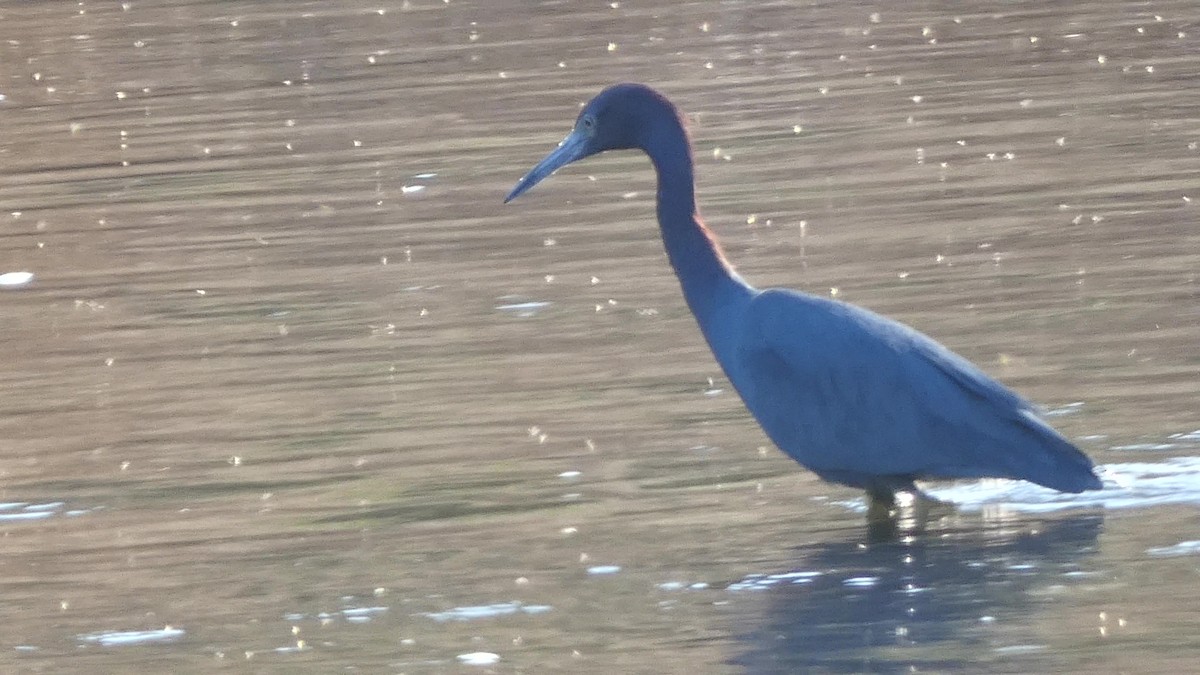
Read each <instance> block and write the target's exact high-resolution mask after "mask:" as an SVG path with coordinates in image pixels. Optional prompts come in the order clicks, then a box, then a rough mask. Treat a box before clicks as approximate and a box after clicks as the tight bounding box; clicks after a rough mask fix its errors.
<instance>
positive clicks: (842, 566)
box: [730, 512, 1104, 672]
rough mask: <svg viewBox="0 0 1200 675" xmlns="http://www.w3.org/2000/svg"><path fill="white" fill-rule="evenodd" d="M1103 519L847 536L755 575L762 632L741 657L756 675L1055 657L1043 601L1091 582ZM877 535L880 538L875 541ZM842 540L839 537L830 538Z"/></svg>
mask: <svg viewBox="0 0 1200 675" xmlns="http://www.w3.org/2000/svg"><path fill="white" fill-rule="evenodd" d="M1103 523H1104V518H1103V514H1102V513H1099V512H1096V513H1086V514H1076V515H1073V516H1070V517H1066V518H1062V519H1059V520H1053V521H1036V522H1035V521H1012V520H1009V521H1001V522H998V523H981V521H980V519H978V518H973V519H971V520H970V521H967V520H966V519H955V521H954V522H953V523H952V524H950V525H948V526H946V527H944V528H931V529H929V530H928V531H926V532H924V533H912V534H906V533H903V532H902V533H900V536H898V537H894V538H890V539H889V538H887V537H877V536H871V535H867V536H863V535H861V534H856V535H851V536H848V537H844V538H842V539H840V540H836V541H831V542H828V543H820V544H814V545H812V546H810V547H806V548H802V549H800V550H799V551H798V553H799V561H798V563H797V565H796V567H795V568H793V570H792V571H789V572H783V573H777V574H770V575H759V576H751V577H747V578H745V579H743V580H741V581H739V582H738V583H736V584H733V585H732V586H731V587H730V590H732V591H734V592H753V591H758V592H762V593H765V594H766V595H767V597H768V600H767V603H766V611H765V616H764V617H763V620H762V623H761V625H760V626H758V627H757V628H755V629H754V630H752V631H751V632H749V633H746V634H745V635H744V636H743V639H744V641H745V643H746V644H745V650H744V651H743V653H741V654H740V656H738V657H736V658H735V659H734V662H735V663H736V664H738V665H741V666H745V667H746V668H747V669H748V670H750V671H751V672H794V671H800V670H804V669H812V668H816V669H820V670H822V671H826V670H828V671H839V672H863V671H871V672H898V671H909V670H927V669H935V670H937V669H953V670H961V669H963V668H964V667H967V666H968V665H972V664H974V665H975V666H978V665H979V664H980V663H981V662H986V661H987V660H989V659H993V658H1004V659H1012V658H1016V657H1017V656H1018V655H1032V654H1038V653H1041V652H1042V651H1044V650H1046V649H1048V647H1049V645H1048V644H1047V638H1046V636H1043V635H1039V634H1037V633H1036V632H1035V631H1034V630H1033V629H1032V628H1030V627H1029V623H1031V622H1030V621H1029V615H1030V613H1031V612H1035V611H1037V608H1036V606H1035V604H1036V602H1037V601H1036V600H1035V598H1036V597H1037V596H1038V595H1039V592H1042V591H1046V592H1049V591H1051V590H1052V589H1054V587H1057V586H1060V585H1063V584H1066V585H1067V586H1068V588H1067V590H1066V591H1064V592H1066V593H1069V592H1070V588H1069V585H1070V584H1071V583H1079V582H1080V581H1081V580H1082V579H1084V578H1087V577H1088V576H1089V575H1088V573H1087V571H1086V569H1085V564H1084V561H1085V560H1086V559H1088V558H1090V557H1091V556H1092V555H1093V554H1094V553H1095V552H1096V550H1097V545H1096V540H1097V537H1098V536H1099V534H1100V532H1101V531H1102V529H1103ZM875 534H876V535H878V534H879V533H878V532H877V533H875ZM830 538H831V539H833V537H830Z"/></svg>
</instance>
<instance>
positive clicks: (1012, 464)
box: [729, 290, 1100, 492]
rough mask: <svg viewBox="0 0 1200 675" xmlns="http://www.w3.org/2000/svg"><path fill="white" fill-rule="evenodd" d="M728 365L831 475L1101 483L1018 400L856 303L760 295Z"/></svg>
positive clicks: (788, 445) (802, 451) (790, 440)
mask: <svg viewBox="0 0 1200 675" xmlns="http://www.w3.org/2000/svg"><path fill="white" fill-rule="evenodd" d="M731 365H732V367H731V368H730V369H729V370H730V377H731V379H732V380H733V381H734V384H735V386H736V387H737V388H738V390H739V392H740V393H741V394H742V397H743V399H744V400H745V401H746V405H747V407H748V408H749V409H750V410H751V412H752V413H754V415H755V417H756V418H757V419H758V420H759V422H760V423H761V424H762V426H763V428H764V429H765V430H766V432H767V434H768V435H769V436H770V437H771V439H772V440H773V441H774V442H775V443H776V444H777V445H778V446H779V447H780V448H781V449H783V450H784V452H786V453H788V454H789V455H791V456H792V457H793V458H794V459H796V460H797V461H798V462H800V463H801V464H803V465H805V466H806V467H808V468H810V469H812V470H813V471H815V472H816V473H818V474H820V475H821V476H823V477H825V478H827V479H829V480H834V481H837V482H841V483H845V484H848V485H854V486H857V487H866V488H870V487H872V486H873V485H875V484H877V483H878V479H879V478H880V477H886V476H894V477H901V478H907V479H911V478H921V477H928V478H976V477H988V476H990V477H1003V478H1017V479H1023V480H1028V481H1032V482H1034V483H1038V484H1041V485H1045V486H1047V487H1051V488H1054V489H1057V490H1062V491H1067V492H1079V491H1082V490H1086V489H1094V488H1099V487H1100V482H1099V480H1098V479H1097V478H1096V476H1095V475H1094V474H1093V473H1092V463H1091V461H1090V460H1089V459H1088V458H1087V457H1086V456H1085V455H1084V454H1083V453H1082V452H1080V451H1079V450H1078V449H1077V448H1075V447H1074V446H1073V445H1072V444H1071V443H1070V442H1068V441H1067V440H1066V439H1065V438H1063V437H1062V436H1061V435H1060V434H1058V433H1057V432H1056V431H1054V430H1053V429H1052V428H1050V427H1049V426H1048V425H1046V424H1045V423H1044V422H1042V421H1041V420H1040V419H1039V418H1038V417H1037V415H1036V414H1035V413H1034V412H1033V407H1032V406H1031V405H1030V404H1029V403H1028V402H1026V401H1025V400H1024V399H1022V398H1021V397H1019V396H1018V395H1016V394H1015V393H1013V392H1012V391H1010V390H1009V389H1007V388H1006V387H1004V386H1003V385H1001V384H1000V383H998V382H996V381H995V380H993V379H992V378H990V377H988V376H987V375H985V374H984V373H983V372H982V371H980V370H979V369H978V368H976V367H975V366H973V365H971V364H970V363H969V362H968V361H966V360H965V359H963V358H961V357H959V356H958V355H956V354H954V353H953V352H951V351H950V350H948V349H946V348H945V347H943V346H941V345H940V344H938V343H937V342H935V341H933V340H932V339H930V338H929V337H927V336H925V335H923V334H921V333H919V332H917V331H916V330H913V329H912V328H909V327H908V326H905V325H903V324H901V323H898V322H896V321H892V320H890V319H887V318H884V317H882V316H880V315H878V314H875V313H873V312H870V311H868V310H865V309H862V308H859V307H855V306H853V305H848V304H845V303H841V302H836V301H831V300H826V299H823V298H817V297H814V296H809V295H805V294H801V293H795V292H792V291H782V290H768V291H764V292H763V293H761V294H759V295H758V296H756V297H755V298H754V299H753V301H751V303H750V305H749V307H748V308H747V311H746V316H745V320H744V321H743V330H742V332H741V334H740V336H739V339H738V349H737V354H736V357H734V363H733V364H731Z"/></svg>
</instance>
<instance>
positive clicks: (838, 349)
mask: <svg viewBox="0 0 1200 675" xmlns="http://www.w3.org/2000/svg"><path fill="white" fill-rule="evenodd" d="M606 150H641V151H643V152H645V153H646V155H648V156H649V157H650V161H651V162H652V163H653V165H654V169H655V171H656V173H657V175H658V195H657V201H658V224H659V228H660V230H661V232H662V239H663V244H664V246H665V247H666V251H667V257H668V259H669V260H670V262H671V266H672V267H674V268H675V274H676V276H678V277H679V283H680V285H681V286H682V287H683V296H684V298H685V299H686V301H687V304H688V307H689V308H690V309H691V311H692V314H694V315H695V317H696V321H697V322H698V323H699V324H700V330H701V331H702V332H703V333H704V337H705V339H706V340H707V341H708V345H709V347H710V348H711V349H712V352H713V355H714V356H716V359H717V362H718V363H720V364H721V367H722V368H723V369H724V371H725V374H726V376H728V378H729V380H730V382H732V383H733V386H734V388H735V389H736V390H737V392H738V394H740V395H741V397H742V401H744V402H745V404H746V407H747V408H748V409H749V410H750V412H751V413H752V414H753V415H754V417H755V419H757V420H758V423H759V424H760V425H762V428H763V430H764V431H766V433H767V436H769V437H770V438H771V440H772V441H773V442H774V443H775V445H777V446H779V448H780V449H782V450H783V451H784V452H785V453H787V454H788V456H790V457H791V458H792V459H794V460H796V461H797V462H799V463H800V464H801V465H803V466H805V467H806V468H808V469H809V470H811V471H812V472H814V473H816V474H817V475H818V476H820V477H821V478H823V479H825V480H827V481H832V482H834V483H841V484H844V485H848V486H851V487H856V488H861V489H863V490H866V492H867V496H868V501H869V503H870V513H871V514H873V516H880V515H882V514H886V513H889V512H891V510H892V509H893V508H894V506H895V504H896V495H897V493H909V494H911V495H913V496H914V497H915V498H917V499H922V498H925V499H928V498H927V497H924V495H923V494H922V493H921V492H920V490H919V489H918V488H917V486H916V485H915V483H914V481H916V480H919V479H938V478H983V477H995V478H1012V479H1020V480H1027V481H1031V482H1033V483H1037V484H1039V485H1044V486H1046V487H1049V488H1053V489H1055V490H1060V491H1063V492H1082V491H1084V490H1096V489H1099V488H1100V480H1099V479H1098V478H1097V477H1096V475H1095V473H1093V465H1092V462H1091V460H1089V459H1088V458H1087V456H1086V455H1084V454H1083V453H1082V452H1080V451H1079V450H1078V449H1077V448H1076V447H1075V446H1074V445H1072V444H1071V443H1070V442H1069V441H1067V440H1066V439H1065V438H1063V437H1062V436H1061V435H1060V434H1059V433H1058V432H1056V431H1055V430H1054V429H1052V428H1050V426H1049V425H1047V424H1046V423H1045V422H1043V421H1042V420H1041V419H1040V418H1039V417H1038V416H1037V414H1036V413H1035V412H1034V409H1033V406H1032V405H1030V404H1029V403H1028V402H1026V401H1025V400H1024V399H1022V398H1021V397H1020V396H1018V395H1017V394H1015V393H1013V392H1012V391H1010V390H1009V389H1007V388H1006V387H1004V386H1003V385H1001V384H1000V383H999V382H996V381H995V380H993V379H991V378H990V377H988V376H987V375H985V374H984V373H983V372H982V371H980V370H979V369H978V368H976V367H975V366H973V365H971V364H970V363H969V362H967V361H966V360H965V359H963V358H962V357H960V356H958V355H957V354H954V353H953V352H951V351H950V350H948V349H946V348H945V347H943V346H942V345H940V344H938V343H937V342H935V341H934V340H933V339H931V338H929V337H927V336H925V335H923V334H922V333H919V332H917V331H916V330H914V329H912V328H909V327H908V326H905V325H904V324H901V323H898V322H896V321H893V320H891V319H888V318H885V317H883V316H880V315H878V314H875V313H874V312H871V311H868V310H866V309H863V308H861V307H855V306H854V305H850V304H846V303H843V302H838V301H835V300H829V299H825V298H819V297H815V296H812V295H807V294H804V293H798V292H795V291H790V290H782V289H767V290H759V289H756V288H754V287H753V286H751V285H749V284H748V283H746V282H745V281H744V280H743V279H742V278H741V277H740V276H738V274H737V273H736V272H734V270H733V267H732V266H731V265H730V264H729V262H728V261H727V260H726V259H725V256H724V255H723V254H722V252H721V248H720V245H719V244H718V243H717V239H716V237H715V236H714V235H713V233H712V232H711V231H710V230H709V229H708V228H707V227H705V225H704V223H703V222H702V221H701V220H700V215H699V210H698V209H697V207H696V199H695V181H694V176H693V162H692V150H691V144H690V141H689V139H688V134H687V130H686V127H685V124H684V121H683V119H682V116H681V115H680V113H679V110H678V109H676V108H675V106H674V105H672V104H671V102H670V101H668V100H667V99H666V97H664V96H663V95H662V94H660V93H658V92H656V91H654V90H653V89H651V88H650V87H647V86H645V85H640V84H618V85H615V86H612V87H609V88H607V89H605V90H604V91H602V92H600V93H599V94H598V95H597V96H596V97H595V98H593V99H592V100H591V101H590V102H588V104H587V105H586V106H585V107H584V108H583V111H582V112H580V113H579V117H578V118H577V119H576V120H575V128H574V129H573V130H572V131H571V133H570V134H568V135H567V137H566V138H565V139H564V140H563V142H562V143H561V144H559V146H558V148H557V149H555V150H554V151H553V152H551V153H550V154H549V155H548V156H546V158H545V159H543V160H542V161H541V162H540V163H538V164H537V165H536V166H535V167H534V168H533V169H532V170H531V171H530V172H529V173H528V174H527V175H526V176H525V177H524V178H522V179H521V180H520V182H518V183H517V185H516V186H515V187H514V188H513V190H512V192H511V193H510V194H509V195H508V197H507V198H506V199H505V200H504V201H505V202H506V203H507V202H509V201H511V200H513V199H515V198H516V197H517V196H519V195H520V194H521V193H523V192H525V191H526V190H528V189H529V188H531V187H533V186H534V185H536V184H537V183H538V182H539V181H541V180H542V179H543V178H545V177H547V176H549V175H550V174H551V173H553V172H554V171H555V170H557V169H559V168H560V167H562V166H564V165H566V164H569V163H570V162H574V161H576V160H580V159H583V158H585V157H588V156H590V155H594V154H596V153H599V152H604V151H606Z"/></svg>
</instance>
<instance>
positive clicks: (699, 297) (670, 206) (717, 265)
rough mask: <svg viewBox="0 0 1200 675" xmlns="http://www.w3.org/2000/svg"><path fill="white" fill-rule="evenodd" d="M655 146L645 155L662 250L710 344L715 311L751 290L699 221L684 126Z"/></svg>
mask: <svg viewBox="0 0 1200 675" xmlns="http://www.w3.org/2000/svg"><path fill="white" fill-rule="evenodd" d="M655 141H656V142H655V143H653V144H652V145H650V147H647V149H646V153H647V154H648V155H649V156H650V160H651V161H652V162H653V163H654V169H655V171H656V172H657V173H658V224H659V227H660V228H661V230H662V239H663V245H664V246H665V247H666V250H667V258H668V259H669V260H670V261H671V266H672V267H673V268H675V275H676V276H677V277H679V283H680V285H681V286H682V287H683V295H684V298H685V299H686V300H687V303H688V307H689V308H691V310H692V313H693V314H695V315H696V318H697V320H699V322H700V327H701V329H703V330H704V332H705V335H706V336H708V337H709V338H710V341H711V338H712V336H710V335H709V333H710V329H711V327H712V326H711V320H712V318H713V317H714V316H715V315H716V313H717V312H716V310H717V309H718V308H719V307H722V306H724V305H726V304H727V303H729V302H731V301H732V300H733V296H739V295H742V294H743V293H745V292H748V291H750V290H751V289H750V288H749V287H748V286H747V285H746V283H745V282H744V281H742V279H741V277H739V276H738V275H737V274H736V273H735V272H734V271H733V267H732V266H731V265H730V264H729V262H728V261H727V260H726V259H725V256H724V254H723V253H722V252H721V246H720V244H719V243H718V242H717V239H716V236H715V235H714V234H713V233H712V232H711V231H710V230H709V229H708V228H707V227H705V225H704V222H703V221H701V220H700V214H699V213H698V211H699V209H697V208H696V194H695V177H694V171H693V164H692V153H691V148H690V145H689V143H688V139H687V134H686V132H685V131H684V130H683V127H682V124H679V125H677V126H675V127H668V128H667V129H665V130H662V129H660V130H659V133H657V134H656V135H655Z"/></svg>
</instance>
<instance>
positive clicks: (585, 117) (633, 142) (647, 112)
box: [504, 84, 679, 203]
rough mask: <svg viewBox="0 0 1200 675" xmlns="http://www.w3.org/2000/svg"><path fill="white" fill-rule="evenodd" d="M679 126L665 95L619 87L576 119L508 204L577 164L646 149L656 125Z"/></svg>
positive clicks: (602, 95) (638, 86)
mask: <svg viewBox="0 0 1200 675" xmlns="http://www.w3.org/2000/svg"><path fill="white" fill-rule="evenodd" d="M663 120H670V121H672V122H675V123H679V113H678V111H677V110H676V109H675V106H673V105H672V104H671V103H670V101H668V100H667V99H666V97H664V96H663V95H662V94H660V93H658V92H657V91H654V90H653V89H651V88H650V87H647V86H646V85H644V84H615V85H613V86H611V87H609V88H607V89H605V90H604V91H602V92H600V93H599V94H597V95H596V96H595V98H593V99H592V100H590V101H588V104H587V105H585V106H584V107H583V110H582V111H580V113H579V117H577V118H575V128H573V129H572V130H571V133H569V134H567V137H566V138H564V139H563V140H562V142H561V143H559V144H558V147H557V148H555V149H554V151H553V152H551V153H550V154H549V155H546V158H545V159H543V160H542V161H540V162H538V164H537V166H535V167H533V169H531V170H530V171H529V173H527V174H525V177H524V178H522V179H521V180H520V181H519V182H518V183H517V184H516V186H515V187H513V189H512V192H510V193H509V194H508V197H506V198H505V199H504V201H505V203H508V202H510V201H512V200H514V199H516V198H517V197H518V196H520V195H521V193H523V192H525V191H526V190H528V189H529V188H531V187H533V186H534V185H537V184H538V183H539V182H540V181H541V180H542V179H543V178H545V177H546V176H549V175H550V174H552V173H554V172H555V171H557V170H558V169H560V168H562V167H564V166H566V165H567V164H570V163H571V162H574V161H576V160H580V159H583V158H585V157H590V156H592V155H594V154H596V153H600V152H604V151H605V150H628V149H632V148H642V149H646V148H647V147H648V144H649V142H650V140H651V136H650V135H651V134H652V132H653V129H654V128H655V124H656V123H659V122H661V121H663Z"/></svg>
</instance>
